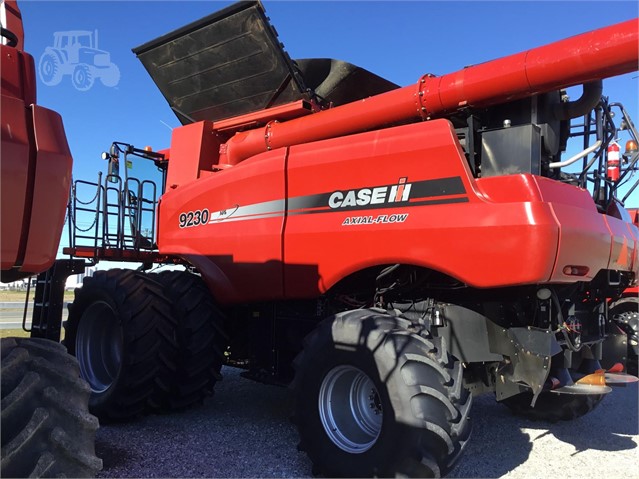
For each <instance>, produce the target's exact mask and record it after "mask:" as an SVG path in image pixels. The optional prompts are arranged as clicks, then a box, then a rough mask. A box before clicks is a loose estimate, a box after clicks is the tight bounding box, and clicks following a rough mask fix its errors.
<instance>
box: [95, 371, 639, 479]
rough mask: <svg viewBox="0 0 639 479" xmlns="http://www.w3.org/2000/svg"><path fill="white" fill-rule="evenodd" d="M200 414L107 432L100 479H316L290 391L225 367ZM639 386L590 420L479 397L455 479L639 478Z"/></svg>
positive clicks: (100, 441)
mask: <svg viewBox="0 0 639 479" xmlns="http://www.w3.org/2000/svg"><path fill="white" fill-rule="evenodd" d="M223 374H224V380H223V381H222V382H221V383H219V384H218V385H217V387H216V394H215V396H214V397H213V398H211V399H209V400H207V401H206V402H205V404H204V405H203V406H202V407H199V408H195V409H192V410H189V411H186V412H183V413H178V414H171V415H165V416H148V417H145V418H142V419H140V420H137V421H134V422H132V423H129V424H117V425H108V426H103V427H102V428H101V429H100V430H99V431H98V434H97V442H96V449H97V451H96V452H97V454H98V456H100V457H101V458H102V459H103V460H104V470H103V471H102V472H101V473H100V474H99V475H98V477H183V478H187V477H237V478H240V477H312V475H311V464H310V462H309V460H308V459H307V458H306V456H305V455H304V454H303V453H300V452H298V451H297V448H296V445H297V433H296V431H295V428H294V427H293V425H292V424H291V423H290V422H289V415H290V411H291V407H292V397H291V394H290V392H289V391H288V390H287V389H284V388H278V387H275V386H264V385H261V384H257V383H254V382H252V381H249V380H246V379H243V378H241V377H240V376H239V371H237V370H234V369H230V368H224V370H223ZM637 409H638V388H637V384H633V385H631V386H629V387H625V388H615V389H614V390H613V392H612V393H610V394H609V395H608V397H606V398H605V400H604V401H603V403H602V404H601V405H600V406H599V407H598V408H597V409H596V410H595V411H593V412H592V413H591V414H589V415H587V416H585V417H583V418H581V419H578V420H575V421H572V422H562V423H558V424H548V423H538V422H533V421H528V420H525V419H520V418H516V417H514V416H513V415H511V414H510V412H509V411H508V409H507V408H505V407H504V406H501V405H499V404H497V403H496V402H495V400H494V399H493V398H492V397H491V396H482V397H479V398H475V402H474V404H473V411H472V413H471V416H472V418H473V421H474V432H473V438H472V440H471V441H470V444H469V446H468V448H467V450H466V453H465V455H464V456H463V458H462V460H461V461H460V464H459V465H458V466H457V468H456V469H455V470H454V471H453V473H452V474H451V475H450V476H449V477H468V478H471V477H472V478H476V477H484V478H486V477H505V478H513V479H516V478H526V479H528V478H545V477H551V476H552V477H554V478H555V479H559V478H575V479H577V478H578V479H588V478H593V479H595V478H596V479H600V478H602V477H606V478H620V479H621V478H623V479H639V449H637V444H639V421H638V415H637Z"/></svg>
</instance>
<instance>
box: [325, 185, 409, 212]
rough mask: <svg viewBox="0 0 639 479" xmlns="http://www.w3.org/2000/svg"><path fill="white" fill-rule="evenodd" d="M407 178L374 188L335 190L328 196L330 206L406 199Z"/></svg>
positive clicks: (339, 206)
mask: <svg viewBox="0 0 639 479" xmlns="http://www.w3.org/2000/svg"><path fill="white" fill-rule="evenodd" d="M406 180H407V178H400V179H399V182H398V184H396V185H393V186H390V187H388V186H378V187H376V188H362V189H361V190H349V191H346V192H342V191H336V192H335V193H333V194H332V195H331V196H330V197H329V198H328V206H330V207H331V208H334V209H335V208H346V207H349V206H366V205H381V204H384V203H397V202H400V201H408V199H409V198H410V189H411V186H412V185H411V184H410V183H406Z"/></svg>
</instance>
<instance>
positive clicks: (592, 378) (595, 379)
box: [577, 369, 606, 386]
mask: <svg viewBox="0 0 639 479" xmlns="http://www.w3.org/2000/svg"><path fill="white" fill-rule="evenodd" d="M577 384H590V385H591V386H605V385H606V371H605V370H604V369H597V370H596V371H595V372H594V373H592V374H589V375H588V376H584V377H583V378H581V379H580V380H579V381H577Z"/></svg>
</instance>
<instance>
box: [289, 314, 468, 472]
mask: <svg viewBox="0 0 639 479" xmlns="http://www.w3.org/2000/svg"><path fill="white" fill-rule="evenodd" d="M435 341H437V342H435ZM295 365H296V376H295V381H294V384H293V386H294V389H295V394H296V407H295V422H296V424H297V428H298V431H299V435H300V448H301V449H302V450H305V451H306V452H307V454H308V456H309V457H310V459H311V461H312V462H313V465H314V472H318V473H321V474H323V475H324V476H326V477H373V476H409V477H439V476H442V475H445V474H446V473H447V472H448V471H449V470H450V469H451V468H452V467H453V465H454V464H455V462H456V460H457V459H458V458H459V456H460V454H461V452H462V450H463V449H464V446H465V444H466V442H467V441H468V439H469V437H470V433H471V424H470V421H469V416H468V413H469V411H470V406H471V403H472V397H471V396H470V394H469V393H468V390H467V389H466V388H464V387H463V384H462V382H463V379H462V368H461V364H460V363H459V362H457V361H454V360H453V358H452V357H451V356H449V355H448V353H447V351H446V349H445V344H444V343H443V342H442V341H441V340H440V339H437V340H432V339H424V338H423V337H422V336H420V335H419V334H417V332H411V323H410V322H409V321H407V320H405V319H402V318H396V317H391V316H389V315H388V314H385V313H383V312H377V311H373V310H355V311H348V312H345V313H340V314H337V315H335V316H333V317H330V318H328V319H327V320H325V321H324V322H322V323H321V324H320V325H319V326H318V327H317V328H316V329H315V331H313V332H312V333H311V334H310V335H309V337H308V338H307V339H306V341H305V348H304V350H303V351H302V353H300V355H299V356H298V358H297V359H296V361H295Z"/></svg>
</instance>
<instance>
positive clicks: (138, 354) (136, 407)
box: [65, 269, 175, 420]
mask: <svg viewBox="0 0 639 479" xmlns="http://www.w3.org/2000/svg"><path fill="white" fill-rule="evenodd" d="M170 311H171V307H170V303H169V302H168V300H167V299H166V298H165V297H164V293H163V290H162V285H161V284H160V283H158V282H156V281H154V280H153V279H151V278H150V277H149V275H147V274H144V273H141V272H137V271H133V270H126V269H111V270H108V271H97V272H96V273H95V274H94V275H93V277H91V278H85V279H84V285H83V287H82V288H80V289H76V291H75V301H74V302H73V304H71V305H69V318H68V320H67V322H66V324H65V328H66V336H65V343H66V344H67V347H68V349H69V352H70V353H71V354H73V355H74V356H75V357H76V358H77V359H78V361H79V364H80V371H81V374H82V377H83V378H84V379H85V380H86V381H87V382H88V383H89V385H90V386H91V398H90V400H89V407H90V409H91V412H92V413H93V414H95V415H96V416H98V417H99V418H100V419H102V420H124V419H128V418H131V417H134V416H137V415H139V414H143V413H145V412H149V411H153V410H154V400H155V398H157V397H161V396H163V395H165V394H166V393H167V391H168V389H169V387H170V378H171V377H172V376H173V371H174V368H175V365H174V364H173V363H172V358H173V356H174V352H173V351H172V350H171V348H172V344H173V342H174V340H173V330H174V322H173V318H172V317H171V313H170Z"/></svg>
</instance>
